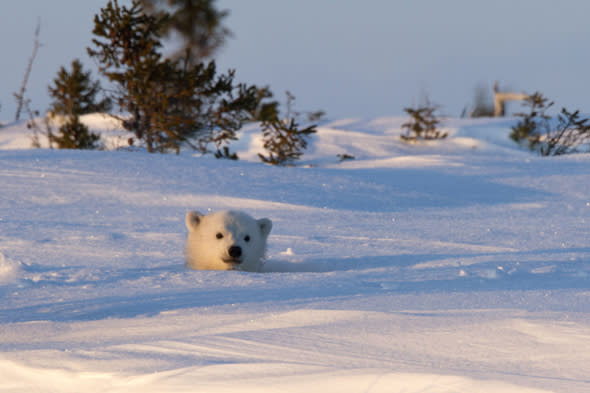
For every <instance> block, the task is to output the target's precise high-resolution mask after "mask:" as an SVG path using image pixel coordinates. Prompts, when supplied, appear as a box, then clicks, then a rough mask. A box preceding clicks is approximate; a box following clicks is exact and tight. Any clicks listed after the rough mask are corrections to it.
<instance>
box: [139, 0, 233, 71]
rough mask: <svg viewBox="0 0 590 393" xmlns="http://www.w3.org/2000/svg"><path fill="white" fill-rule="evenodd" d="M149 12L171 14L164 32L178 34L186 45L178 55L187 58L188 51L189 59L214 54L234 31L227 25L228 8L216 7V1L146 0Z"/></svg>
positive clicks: (200, 59)
mask: <svg viewBox="0 0 590 393" xmlns="http://www.w3.org/2000/svg"><path fill="white" fill-rule="evenodd" d="M141 2H142V4H143V5H144V7H145V9H146V10H147V11H148V13H150V14H153V15H158V14H159V15H161V14H165V13H167V11H169V12H168V14H169V17H168V18H167V21H166V23H165V24H164V26H163V33H164V34H166V35H168V36H170V35H172V33H175V34H176V35H177V36H178V37H179V38H180V39H181V40H182V46H181V48H180V49H179V50H178V51H177V52H176V56H175V57H177V58H178V57H183V56H185V53H186V52H187V51H188V52H189V53H190V59H189V62H190V63H191V64H196V63H198V62H200V61H203V60H204V59H207V58H211V57H212V56H213V54H214V53H215V52H216V51H217V50H218V49H219V48H220V47H221V46H222V45H223V44H224V43H225V41H226V39H227V37H228V36H231V32H230V30H229V29H228V28H226V27H225V26H224V25H223V20H224V19H225V18H226V17H227V16H228V14H229V12H228V11H227V10H223V11H220V10H218V9H217V8H216V7H215V4H214V3H215V0H142V1H141Z"/></svg>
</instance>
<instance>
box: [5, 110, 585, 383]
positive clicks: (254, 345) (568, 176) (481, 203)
mask: <svg viewBox="0 0 590 393" xmlns="http://www.w3.org/2000/svg"><path fill="white" fill-rule="evenodd" d="M84 120H85V121H86V122H87V123H88V124H90V125H91V126H92V127H93V128H94V129H95V130H100V131H101V132H103V134H104V135H105V136H106V137H107V138H110V139H109V140H108V142H107V145H108V146H109V147H111V148H112V147H114V146H116V145H117V144H122V141H124V140H125V135H123V134H122V133H121V132H118V131H116V130H114V131H113V129H115V128H116V124H115V123H113V122H112V121H110V120H109V119H107V118H101V117H100V116H97V115H94V116H89V117H86V118H85V119H84ZM404 121H405V119H402V118H380V119H374V120H359V119H343V120H339V121H331V122H326V123H323V124H322V125H321V127H319V130H318V133H317V134H316V135H315V136H313V138H312V142H311V144H310V148H309V150H308V152H307V153H306V154H305V155H304V156H303V160H302V161H301V163H300V165H299V166H297V167H289V168H277V167H271V166H267V165H264V164H262V163H260V162H259V160H258V158H257V157H256V152H257V151H258V150H259V148H260V137H259V133H257V132H256V129H255V126H249V127H246V128H245V130H244V131H243V132H242V135H241V139H240V141H239V142H237V143H235V144H233V145H232V150H233V151H237V153H238V155H239V156H240V158H241V160H240V161H228V160H216V159H214V158H212V157H211V156H205V157H201V156H199V155H198V154H194V153H192V152H183V153H182V154H180V155H179V156H176V155H149V154H147V153H142V152H126V151H90V152H88V151H57V150H47V149H31V148H30V142H31V141H30V131H29V130H27V128H26V127H25V125H24V124H23V123H18V124H9V125H7V126H5V127H3V128H0V149H1V150H0V299H1V304H0V391H1V392H97V391H100V392H141V393H149V392H213V393H215V392H301V391H305V392H309V393H313V392H322V393H324V392H371V393H376V392H427V393H441V392H465V393H467V392H469V393H473V392H485V393H490V392H502V393H504V392H519V393H522V392H545V391H553V392H568V393H576V392H580V393H582V392H589V391H590V240H589V239H590V181H589V180H590V155H581V154H580V155H570V156H566V157H558V158H541V157H538V156H535V155H533V154H531V153H529V152H526V151H522V150H520V149H518V148H517V147H516V146H514V144H513V143H512V142H511V141H510V140H509V138H508V136H507V135H508V133H509V127H510V124H512V123H511V121H510V120H506V119H500V120H493V119H480V120H458V119H450V120H447V121H446V122H445V123H444V126H445V127H446V129H447V131H448V132H449V133H450V137H449V139H448V140H445V141H438V142H430V143H424V144H416V145H406V144H404V143H402V142H401V141H400V140H399V134H400V133H401V130H400V125H401V123H403V122H404ZM338 154H349V155H353V156H355V157H356V159H354V160H349V161H344V162H339V160H338V158H337V155H338ZM225 208H234V209H243V210H245V211H247V212H248V213H250V214H251V215H253V216H254V217H256V218H262V217H268V218H270V219H272V220H273V230H272V232H271V235H270V238H269V250H268V255H269V260H268V262H267V264H266V266H265V270H266V272H264V273H244V272H213V271H190V270H187V269H185V268H184V266H183V264H184V261H183V245H184V237H185V233H186V230H185V227H184V215H185V213H186V212H187V211H188V210H192V209H198V210H200V211H202V212H207V211H214V210H219V209H225Z"/></svg>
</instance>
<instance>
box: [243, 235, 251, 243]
mask: <svg viewBox="0 0 590 393" xmlns="http://www.w3.org/2000/svg"><path fill="white" fill-rule="evenodd" d="M244 240H245V241H246V243H247V242H249V241H250V236H248V235H246V237H245V238H244Z"/></svg>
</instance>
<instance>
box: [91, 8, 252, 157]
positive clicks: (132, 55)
mask: <svg viewBox="0 0 590 393" xmlns="http://www.w3.org/2000/svg"><path fill="white" fill-rule="evenodd" d="M167 20H168V15H167V14H158V15H148V14H146V13H145V12H144V10H143V8H142V5H141V2H140V1H139V0H134V1H133V2H132V5H131V7H130V8H127V7H124V6H123V7H121V6H119V4H118V3H117V1H116V0H111V1H109V2H108V4H107V6H106V7H105V8H103V9H102V10H101V13H100V15H97V16H96V17H95V27H94V30H93V33H94V35H95V37H96V38H94V39H93V40H92V42H93V44H94V48H92V49H91V48H88V53H89V55H90V56H91V57H94V58H96V59H97V60H98V62H99V63H100V67H99V69H100V71H101V72H102V73H103V74H104V75H105V76H106V77H108V78H109V80H110V81H112V82H113V83H114V84H115V85H116V87H117V89H116V92H115V94H114V99H115V100H116V102H117V103H118V104H119V107H120V108H121V109H122V110H123V111H125V112H127V113H128V114H129V116H130V117H129V118H128V120H127V121H125V122H124V126H125V127H126V128H127V129H128V130H130V131H132V132H133V133H134V134H135V136H136V137H137V138H138V139H140V140H142V141H144V143H145V145H146V148H147V150H148V152H165V151H168V150H173V151H176V152H178V151H179V149H180V147H181V145H182V144H188V145H190V146H192V147H193V148H197V147H198V148H200V149H201V150H203V151H206V150H207V145H208V144H209V143H215V145H216V148H217V150H218V151H219V148H220V147H221V146H222V145H223V144H224V143H226V142H227V141H228V140H231V139H235V131H236V130H237V129H239V128H240V127H241V125H242V123H243V121H245V120H246V119H247V118H248V116H249V115H248V114H249V112H250V111H251V110H253V108H254V106H255V105H256V99H255V98H256V97H255V93H256V89H255V87H253V86H250V87H248V86H246V85H236V86H234V73H233V72H228V73H227V74H225V75H224V74H221V75H217V74H216V66H215V62H213V61H211V62H209V63H208V64H205V63H202V62H200V63H198V64H191V62H190V53H189V51H187V52H186V54H185V56H184V57H183V58H182V59H176V60H172V59H167V58H164V57H163V56H162V54H161V52H160V48H161V46H162V44H161V34H162V29H163V26H164V25H165V24H166V22H167ZM195 139H196V141H197V142H196V144H195V143H194V140H195Z"/></svg>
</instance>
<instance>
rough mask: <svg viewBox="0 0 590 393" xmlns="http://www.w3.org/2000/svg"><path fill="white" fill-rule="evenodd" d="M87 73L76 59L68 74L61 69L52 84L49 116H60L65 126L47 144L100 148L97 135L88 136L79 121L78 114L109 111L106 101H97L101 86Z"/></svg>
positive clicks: (66, 147)
mask: <svg viewBox="0 0 590 393" xmlns="http://www.w3.org/2000/svg"><path fill="white" fill-rule="evenodd" d="M90 74H91V73H90V71H84V70H83V67H82V63H80V61H79V60H77V59H76V60H74V61H73V62H72V69H71V71H70V72H68V71H67V70H66V69H65V68H64V67H61V68H60V70H59V72H58V74H57V77H56V78H55V79H54V80H53V84H52V85H50V86H49V88H48V89H49V95H50V96H51V97H52V98H53V101H52V103H51V106H50V108H49V111H50V113H51V114H52V115H53V116H56V117H62V118H63V119H64V123H63V124H62V125H61V127H60V128H59V133H58V134H57V135H51V134H49V135H50V143H56V144H57V146H58V148H61V149H95V148H97V147H99V144H98V142H99V140H100V136H99V135H97V134H94V133H91V132H90V131H89V130H88V127H86V126H85V125H84V124H82V123H81V122H80V115H84V114H87V113H92V112H105V111H108V110H109V109H110V101H109V100H108V99H102V100H100V101H98V100H97V95H98V94H99V92H100V83H99V82H98V81H92V79H91V77H90Z"/></svg>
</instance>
